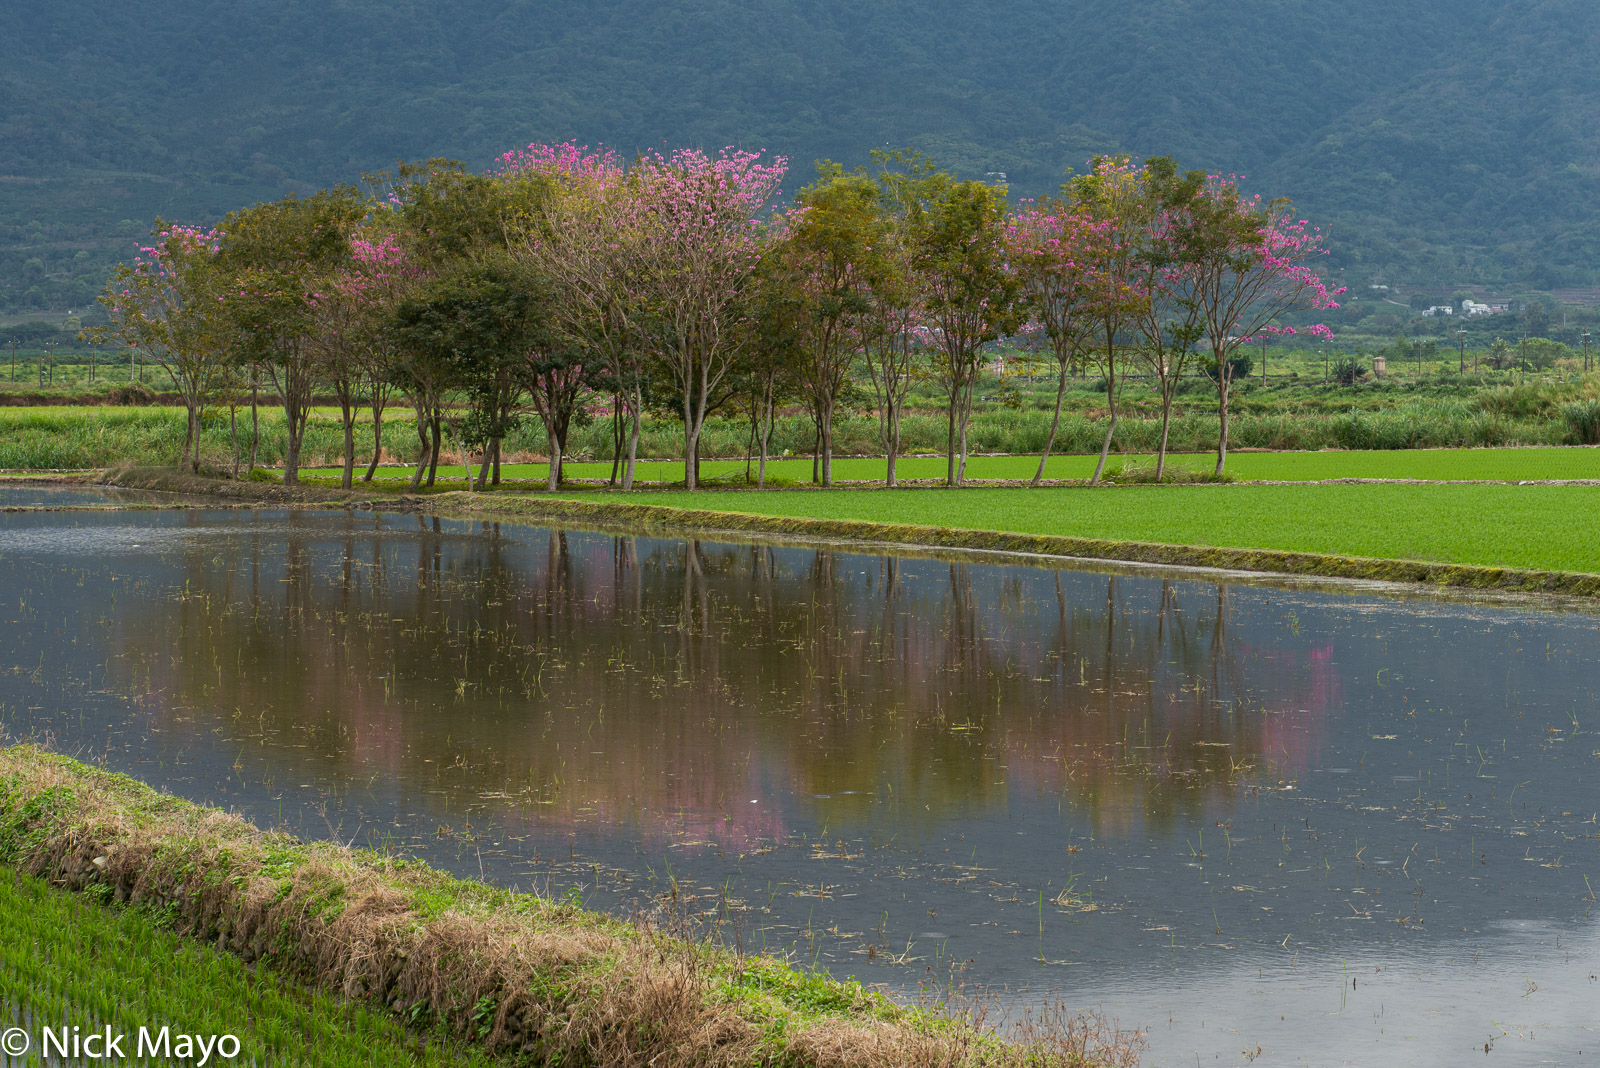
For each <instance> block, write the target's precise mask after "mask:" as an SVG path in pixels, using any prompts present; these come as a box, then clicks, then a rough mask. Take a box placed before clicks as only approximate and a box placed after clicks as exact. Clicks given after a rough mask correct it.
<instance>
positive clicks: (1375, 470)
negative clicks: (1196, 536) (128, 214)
mask: <svg viewBox="0 0 1600 1068" xmlns="http://www.w3.org/2000/svg"><path fill="white" fill-rule="evenodd" d="M1168 463H1169V465H1172V466H1175V467H1184V468H1188V469H1189V470H1193V471H1210V470H1211V469H1212V467H1213V466H1214V465H1215V463H1216V457H1215V456H1214V455H1213V454H1211V453H1188V454H1183V455H1176V456H1171V457H1169V458H1168ZM1094 465H1095V457H1093V456H1054V457H1051V459H1050V463H1049V465H1048V466H1047V468H1046V475H1047V476H1048V477H1050V478H1062V479H1071V478H1088V477H1089V476H1090V475H1091V474H1093V473H1094ZM1154 465H1155V458H1154V457H1153V456H1144V455H1129V456H1113V457H1112V459H1111V461H1110V464H1109V466H1108V470H1109V471H1112V472H1120V471H1122V470H1124V469H1132V468H1153V467H1154ZM1038 466H1039V458H1038V457H1037V456H974V457H972V458H971V459H970V460H969V461H968V462H967V477H968V478H969V479H979V480H981V479H1030V478H1032V477H1033V473H1034V471H1036V470H1037V469H1038ZM898 467H899V474H900V477H901V478H902V479H942V478H944V473H945V459H944V457H942V456H907V457H902V458H901V460H900V462H899V465H898ZM700 469H701V474H702V477H703V478H707V479H718V478H723V479H727V478H737V479H740V480H742V479H743V477H744V472H745V465H744V461H743V460H706V461H703V462H702V463H701V465H700ZM1227 469H1228V473H1229V474H1230V475H1232V476H1233V477H1234V478H1235V479H1237V480H1240V481H1246V482H1251V481H1264V482H1319V481H1323V480H1326V479H1337V478H1392V479H1422V480H1428V481H1445V482H1464V481H1478V480H1486V481H1512V482H1515V481H1524V480H1527V481H1542V480H1546V479H1596V480H1600V449H1597V448H1589V447H1584V446H1568V447H1559V448H1507V449H1403V450H1364V451H1351V452H1239V453H1233V454H1231V455H1230V456H1229V457H1228V468H1227ZM884 470H885V464H884V461H883V459H882V458H881V457H880V458H870V459H837V460H835V461H834V462H833V476H834V479H835V480H836V481H846V482H849V481H880V482H881V481H882V480H883V477H884ZM500 471H501V477H502V478H503V479H511V480H516V481H524V480H527V481H542V480H544V479H545V478H547V477H548V474H547V468H546V467H545V465H544V464H503V465H502V466H501V469H500ZM308 473H312V472H308ZM314 473H320V474H323V475H330V474H337V469H336V468H322V469H319V470H318V471H317V472H314ZM566 473H567V476H568V477H569V478H585V479H590V478H597V479H604V478H609V477H610V475H611V465H610V464H609V463H569V464H567V466H566ZM410 474H411V472H410V469H409V468H398V467H387V468H383V469H382V470H380V471H379V473H378V476H377V477H379V478H381V479H383V480H385V481H398V482H404V481H406V480H408V479H409V478H410ZM767 475H768V479H769V481H773V482H776V483H778V484H793V485H798V484H801V483H808V482H810V480H811V459H810V457H805V458H803V459H779V460H772V461H769V462H768V464H767ZM439 478H440V480H441V481H443V482H447V483H449V484H452V485H455V486H457V487H459V486H460V485H461V484H463V483H464V481H465V478H466V475H465V471H464V469H463V468H461V467H459V466H457V467H454V468H446V467H440V469H439ZM638 478H640V479H641V480H644V481H680V480H682V478H683V461H681V460H649V461H641V462H640V463H639V464H638Z"/></svg>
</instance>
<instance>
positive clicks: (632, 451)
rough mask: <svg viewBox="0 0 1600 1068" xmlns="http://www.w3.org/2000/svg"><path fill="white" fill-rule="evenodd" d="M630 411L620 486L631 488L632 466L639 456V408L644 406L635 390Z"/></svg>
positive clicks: (640, 418)
mask: <svg viewBox="0 0 1600 1068" xmlns="http://www.w3.org/2000/svg"><path fill="white" fill-rule="evenodd" d="M631 407H632V408H633V411H632V413H631V414H630V416H629V427H628V460H627V462H626V463H625V464H624V465H623V468H622V488H623V489H625V490H631V489H633V468H634V464H635V462H636V461H637V460H638V458H639V432H640V429H641V428H640V423H641V422H642V415H641V412H640V409H642V408H643V407H644V403H643V398H642V397H641V396H640V395H639V393H638V391H635V393H634V396H633V404H632V405H631Z"/></svg>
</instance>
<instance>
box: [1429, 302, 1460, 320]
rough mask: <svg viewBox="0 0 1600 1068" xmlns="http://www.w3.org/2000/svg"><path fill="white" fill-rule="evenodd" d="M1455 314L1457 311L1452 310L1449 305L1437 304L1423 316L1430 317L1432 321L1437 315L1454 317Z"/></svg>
mask: <svg viewBox="0 0 1600 1068" xmlns="http://www.w3.org/2000/svg"><path fill="white" fill-rule="evenodd" d="M1455 313H1456V310H1455V309H1454V308H1452V307H1451V306H1450V305H1448V304H1435V305H1434V306H1433V307H1431V308H1429V309H1428V310H1427V311H1425V312H1423V313H1422V314H1423V315H1426V316H1428V317H1429V318H1430V319H1431V318H1433V317H1434V316H1436V315H1454V314H1455Z"/></svg>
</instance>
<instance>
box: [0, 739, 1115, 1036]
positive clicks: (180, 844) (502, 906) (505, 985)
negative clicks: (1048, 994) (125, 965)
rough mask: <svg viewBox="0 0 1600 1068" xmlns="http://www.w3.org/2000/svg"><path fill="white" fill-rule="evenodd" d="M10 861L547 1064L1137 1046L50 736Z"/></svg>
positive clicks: (7, 829) (6, 788) (1, 806)
mask: <svg viewBox="0 0 1600 1068" xmlns="http://www.w3.org/2000/svg"><path fill="white" fill-rule="evenodd" d="M0 862H4V863H7V864H10V865H12V866H14V867H16V868H18V869H20V870H23V871H25V872H27V873H28V874H31V875H34V876H37V877H39V878H42V879H44V880H46V881H48V882H50V883H52V884H54V885H56V886H59V887H65V888H70V889H74V890H79V891H85V892H89V893H93V894H96V895H99V896H101V897H104V898H109V899H114V900H115V901H117V902H122V903H130V904H136V905H138V904H142V905H145V906H147V907H150V908H152V909H155V910H157V911H158V912H164V913H165V914H166V915H169V916H171V918H172V922H173V925H174V926H175V927H176V928H177V929H178V930H179V931H181V932H182V933H184V934H186V935H189V936H191V937H194V938H196V939H200V940H203V941H206V942H210V943H214V944H215V945H216V946H217V947H218V948H220V949H226V950H229V951H232V952H234V953H236V954H238V955H239V956H240V957H242V958H244V959H245V960H247V961H263V962H270V963H272V964H273V965H275V966H276V967H278V968H281V969H283V970H285V971H287V972H289V973H291V974H293V975H295V976H297V977H298V978H300V979H302V980H303V981H305V982H307V983H309V984H312V985H315V986H318V987H321V988H324V989H332V990H337V991H341V992H342V993H343V994H344V995H346V996H347V997H351V998H359V999H364V1000H366V1001H369V1002H373V1003H377V1004H380V1005H383V1006H385V1007H387V1008H388V1009H390V1010H392V1011H393V1012H395V1013H397V1014H401V1015H402V1016H403V1017H404V1018H406V1019H408V1020H412V1021H414V1022H416V1023H418V1024H422V1025H427V1026H430V1027H439V1026H442V1027H444V1028H446V1029H448V1030H449V1031H451V1032H453V1033H455V1034H456V1035H458V1036H461V1037H463V1038H467V1039H470V1040H473V1041H479V1042H482V1043H483V1045H484V1046H485V1047H486V1048H487V1049H488V1050H489V1051H490V1052H492V1053H495V1054H499V1055H505V1056H509V1057H511V1058H513V1059H519V1060H526V1061H532V1062H535V1063H560V1064H563V1065H594V1066H604V1068H611V1066H616V1068H634V1066H644V1065H652V1066H656V1068H670V1066H676V1065H695V1066H704V1068H718V1066H728V1068H734V1066H739V1068H746V1066H752V1065H793V1066H817V1068H880V1066H881V1068H887V1066H889V1065H895V1066H912V1068H921V1066H927V1068H934V1066H948V1068H966V1066H971V1068H986V1066H995V1068H1009V1066H1013V1065H1015V1066H1024V1065H1027V1066H1035V1065H1037V1066H1063V1068H1067V1066H1087V1065H1095V1064H1113V1065H1132V1064H1136V1063H1137V1061H1138V1053H1139V1051H1138V1043H1137V1040H1136V1039H1135V1038H1132V1037H1130V1036H1127V1035H1124V1034H1119V1033H1118V1032H1116V1031H1115V1030H1114V1029H1110V1028H1107V1027H1106V1026H1104V1024H1103V1022H1102V1021H1097V1020H1096V1019H1095V1018H1093V1017H1079V1016H1076V1015H1071V1014H1067V1015H1064V1016H1061V1017H1060V1018H1043V1017H1040V1018H1035V1019H1033V1020H1032V1022H1031V1023H1029V1024H1028V1025H1026V1026H1024V1027H1023V1028H1022V1030H1021V1031H1020V1040H1014V1041H1002V1040H1000V1039H999V1038H997V1037H996V1036H995V1035H994V1034H993V1033H991V1032H990V1031H988V1030H986V1029H985V1028H984V1027H983V1026H982V1021H981V1018H980V1017H981V1014H979V1013H957V1012H947V1011H928V1010H923V1009H916V1008H906V1007H902V1006H899V1005H896V1004H895V1003H893V1002H892V1001H890V1000H889V999H888V998H887V997H885V996H883V995H882V994H879V993H877V992H874V991H870V990H867V989H865V988H863V987H862V986H861V985H860V984H858V983H853V982H850V983H840V982H836V981H833V980H830V979H827V978H824V977H820V976H814V975H805V974H802V973H800V972H797V971H795V970H794V969H793V968H791V967H790V966H789V965H788V964H786V963H784V962H782V961H777V960H773V959H771V958H765V957H743V956H740V955H738V954H735V953H732V952H730V951H729V950H727V949H726V948H723V947H719V946H715V945H712V944H710V943H707V942H704V941H693V940H689V939H685V938H681V937H675V936H673V935H672V934H669V933H667V932H666V931H664V930H662V929H661V927H660V926H659V925H653V924H650V923H648V922H644V923H624V922H622V921H620V920H616V919H613V918H609V917H606V916H602V915H599V914H595V913H590V912H584V911H582V910H580V909H577V908H575V907H573V906H571V905H567V904H563V903H558V902H555V901H551V900H547V899H544V898H539V897H535V896H532V895H526V894H515V893H511V892H508V891H503V890H497V889H494V888H491V887H488V886H486V885H483V884H481V883H475V882H469V881H464V880H459V879H455V878H453V877H451V876H448V875H445V874H443V873H440V872H437V871H435V870H433V869H431V868H429V867H427V866H426V865H423V864H420V863H416V862H412V861H405V860H401V859H398V858H394V857H390V856H384V855H381V854H375V853H370V852H363V851H354V850H349V849H346V848H344V847H341V846H339V845H337V844H330V843H304V842H300V841H298V840H296V839H294V838H292V837H290V836H287V835H285V834H282V833H277V832H268V831H263V830H261V829H259V828H257V827H255V826H253V825H252V824H250V823H248V822H246V821H245V820H243V819H241V818H239V817H237V816H234V815H230V814H227V813H224V812H221V811H218V810H216V809H211V808H205V807H202V806H198V805H193V804H190V803H188V802H185V801H181V800H178V799H175V798H172V797H169V796H166V795H162V794H158V793H156V792H155V791H153V790H151V789H150V788H149V787H147V786H145V785H143V784H142V783H138V782H136V781H135V780H132V779H129V778H126V777H124V776H119V775H112V774H109V773H106V772H102V771H98V770H95V769H92V768H89V767H86V766H84V765H82V764H79V763H77V762H75V761H72V760H69V759H67V758H65V757H61V756H57V755H55V754H51V753H47V752H44V751H42V750H39V749H36V748H33V747H16V748H10V749H4V750H0Z"/></svg>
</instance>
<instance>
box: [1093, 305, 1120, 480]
mask: <svg viewBox="0 0 1600 1068" xmlns="http://www.w3.org/2000/svg"><path fill="white" fill-rule="evenodd" d="M1105 331H1106V414H1107V416H1108V417H1109V418H1107V420H1106V440H1105V441H1104V442H1103V443H1102V444H1101V446H1100V460H1099V462H1097V463H1096V464H1095V465H1094V477H1093V478H1091V479H1089V485H1091V486H1093V485H1097V484H1098V483H1099V482H1100V476H1101V475H1103V474H1105V470H1106V457H1107V456H1109V455H1110V454H1111V439H1112V437H1113V436H1114V435H1115V434H1116V432H1117V350H1116V334H1115V332H1114V331H1113V330H1112V327H1111V324H1109V323H1106V324H1105Z"/></svg>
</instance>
